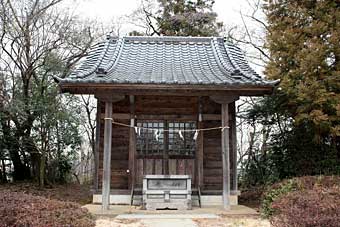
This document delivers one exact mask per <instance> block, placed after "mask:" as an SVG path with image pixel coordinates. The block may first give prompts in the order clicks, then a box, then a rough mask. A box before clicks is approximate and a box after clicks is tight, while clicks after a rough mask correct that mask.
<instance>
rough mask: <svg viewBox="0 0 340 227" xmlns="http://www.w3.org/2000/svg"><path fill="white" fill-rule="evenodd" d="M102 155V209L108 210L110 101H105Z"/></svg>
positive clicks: (110, 141) (110, 142)
mask: <svg viewBox="0 0 340 227" xmlns="http://www.w3.org/2000/svg"><path fill="white" fill-rule="evenodd" d="M104 122H105V125H104V157H103V189H102V209H103V210H108V209H109V204H110V183H111V182H110V181H111V145H112V102H105V119H104Z"/></svg>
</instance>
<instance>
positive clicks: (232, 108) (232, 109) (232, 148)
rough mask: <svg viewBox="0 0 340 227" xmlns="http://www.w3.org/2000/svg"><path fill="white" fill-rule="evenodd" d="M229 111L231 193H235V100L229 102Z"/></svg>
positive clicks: (236, 188)
mask: <svg viewBox="0 0 340 227" xmlns="http://www.w3.org/2000/svg"><path fill="white" fill-rule="evenodd" d="M229 106H230V110H229V111H230V113H231V121H230V122H231V124H230V133H231V141H230V152H231V158H232V161H231V162H232V166H231V176H232V178H231V179H232V184H231V191H232V192H233V193H237V190H238V187H237V132H236V107H235V102H232V103H230V104H229Z"/></svg>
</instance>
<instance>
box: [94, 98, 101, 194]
mask: <svg viewBox="0 0 340 227" xmlns="http://www.w3.org/2000/svg"><path fill="white" fill-rule="evenodd" d="M100 115H101V106H100V101H99V100H98V99H97V115H96V147H95V151H94V173H93V187H94V190H95V191H98V189H99V179H98V170H99V148H100Z"/></svg>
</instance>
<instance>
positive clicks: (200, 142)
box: [196, 97, 204, 188]
mask: <svg viewBox="0 0 340 227" xmlns="http://www.w3.org/2000/svg"><path fill="white" fill-rule="evenodd" d="M202 116H203V105H202V99H201V97H200V98H199V100H198V125H197V128H198V129H200V128H203V119H202V118H203V117H202ZM203 139H204V132H203V131H200V132H199V134H198V138H197V154H196V156H197V158H196V160H197V185H198V186H199V187H200V188H201V187H202V185H203V174H204V173H203V155H204V154H203V147H204V146H203Z"/></svg>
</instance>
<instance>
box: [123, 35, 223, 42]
mask: <svg viewBox="0 0 340 227" xmlns="http://www.w3.org/2000/svg"><path fill="white" fill-rule="evenodd" d="M123 38H124V39H125V40H126V41H140V42H210V41H211V40H212V39H214V38H217V39H223V40H224V37H213V36H211V37H200V36H124V37H123Z"/></svg>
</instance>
